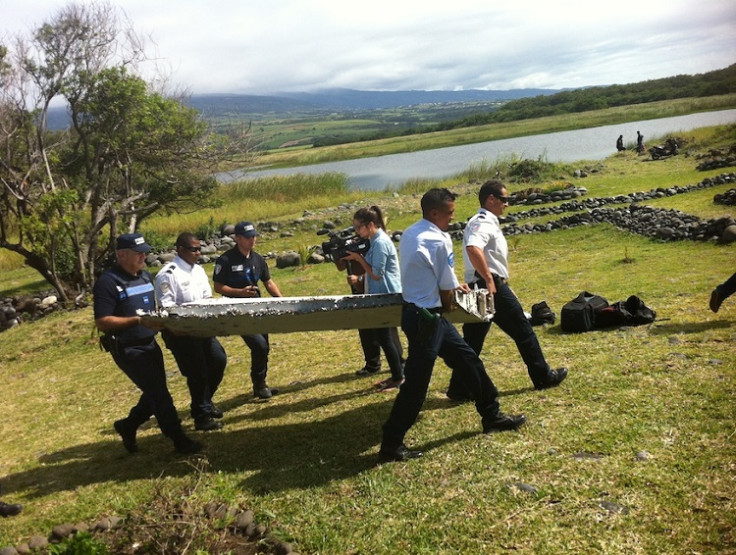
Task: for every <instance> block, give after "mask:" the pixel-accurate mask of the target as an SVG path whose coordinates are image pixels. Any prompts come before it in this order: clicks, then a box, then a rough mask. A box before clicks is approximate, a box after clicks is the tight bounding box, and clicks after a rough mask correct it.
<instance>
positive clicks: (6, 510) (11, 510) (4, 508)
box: [0, 501, 23, 518]
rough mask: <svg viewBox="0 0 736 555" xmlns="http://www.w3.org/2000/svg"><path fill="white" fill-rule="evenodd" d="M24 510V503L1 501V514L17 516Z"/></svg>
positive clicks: (3, 515)
mask: <svg viewBox="0 0 736 555" xmlns="http://www.w3.org/2000/svg"><path fill="white" fill-rule="evenodd" d="M22 510H23V505H11V504H10V503H3V502H2V501H0V516H1V517H3V518H4V517H8V516H15V515H17V514H19V513H20V512H21V511H22Z"/></svg>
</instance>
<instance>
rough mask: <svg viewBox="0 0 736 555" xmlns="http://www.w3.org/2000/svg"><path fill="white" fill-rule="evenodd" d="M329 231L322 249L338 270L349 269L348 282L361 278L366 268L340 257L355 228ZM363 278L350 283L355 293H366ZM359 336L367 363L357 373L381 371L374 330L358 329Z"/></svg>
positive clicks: (365, 373) (379, 354) (351, 290)
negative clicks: (352, 277)
mask: <svg viewBox="0 0 736 555" xmlns="http://www.w3.org/2000/svg"><path fill="white" fill-rule="evenodd" d="M329 233H330V240H329V241H326V242H324V243H322V251H323V252H324V253H325V254H326V255H328V256H329V257H330V258H331V259H332V261H333V262H334V263H335V266H336V267H337V269H338V271H340V272H342V271H343V270H347V272H348V284H350V276H357V277H359V278H360V276H363V275H364V274H365V270H364V269H363V267H362V266H361V265H360V264H358V263H357V262H354V261H351V260H346V259H341V258H340V256H341V252H342V250H343V249H344V247H345V243H346V242H347V241H348V240H349V239H348V238H347V237H345V236H346V235H348V234H349V235H350V236H351V237H352V235H353V233H354V229H353V228H352V227H349V228H347V229H344V230H342V231H339V232H329ZM317 234H318V235H321V234H322V232H319V231H318V232H317ZM338 249H339V250H338ZM363 279H365V278H361V279H356V280H354V285H350V292H351V293H352V294H353V295H362V294H364V293H365V288H364V287H363ZM358 336H359V337H360V346H361V348H362V349H363V358H364V359H365V365H364V366H363V368H361V369H360V370H358V371H356V372H355V375H356V376H361V377H363V376H372V375H373V374H377V373H378V372H380V371H381V345H380V344H379V343H378V338H377V337H376V334H375V332H374V330H372V329H367V328H360V329H358Z"/></svg>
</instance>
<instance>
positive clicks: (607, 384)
mask: <svg viewBox="0 0 736 555" xmlns="http://www.w3.org/2000/svg"><path fill="white" fill-rule="evenodd" d="M693 136H694V137H695V138H696V140H697V144H696V146H694V147H693V150H692V151H691V152H690V153H689V154H688V155H683V156H677V157H673V158H670V159H667V160H662V161H659V162H656V163H654V162H647V161H645V159H644V158H643V157H638V156H636V155H634V154H633V153H624V154H623V155H616V156H612V157H611V158H609V159H607V160H604V161H603V162H602V163H600V169H599V171H598V172H596V173H595V174H592V175H591V177H588V178H586V179H581V180H579V181H575V184H576V185H584V186H585V187H587V189H588V195H589V196H591V197H598V196H611V195H615V194H624V193H629V192H633V191H642V190H649V189H652V188H655V187H658V186H661V187H666V186H670V185H676V184H680V185H684V184H690V183H696V182H698V181H701V180H702V179H704V178H705V177H707V176H714V175H718V174H721V173H724V172H727V171H732V168H727V169H722V170H712V171H708V172H697V171H695V169H694V167H695V165H696V163H697V160H696V158H695V155H696V154H697V153H698V152H702V151H706V150H708V149H710V148H714V147H718V146H721V147H722V146H729V145H730V144H732V143H733V142H734V129H733V127H729V128H721V129H717V130H714V129H709V130H700V131H698V132H694V133H693ZM584 165H585V162H581V163H580V164H577V165H572V166H584ZM489 171H492V168H489ZM439 185H441V186H449V187H451V188H453V189H455V190H457V191H459V192H461V193H463V194H462V196H461V197H460V198H459V199H458V202H457V219H458V220H465V219H466V218H467V217H469V216H470V215H471V214H472V213H474V212H475V209H476V204H477V200H476V197H475V193H476V190H477V183H469V179H467V177H462V178H457V179H455V180H448V181H445V182H442V183H439ZM537 185H539V186H541V187H543V188H544V187H551V186H554V183H552V182H544V183H540V184H537ZM429 186H431V185H430V184H426V183H425V184H414V185H410V186H407V188H405V189H404V190H403V191H401V192H399V193H398V194H397V195H394V194H390V193H367V192H354V193H351V192H348V191H347V190H346V189H341V188H340V186H339V184H338V185H337V186H336V188H335V189H329V188H327V189H324V190H320V189H315V191H313V192H312V193H311V194H309V195H308V194H307V193H304V194H303V195H288V194H287V195H285V196H284V197H283V198H281V197H278V195H276V196H275V197H274V199H273V200H271V201H269V202H271V203H272V204H270V205H268V206H270V208H268V209H263V210H270V212H268V211H266V212H263V213H260V212H259V213H258V215H257V216H254V217H252V218H250V219H253V220H264V221H266V220H269V221H274V222H275V223H277V224H279V226H280V227H281V228H286V229H292V230H293V231H294V236H293V237H282V236H281V233H280V231H276V232H271V233H264V234H263V236H262V237H261V238H260V239H259V241H260V242H259V245H258V247H257V250H259V251H260V252H268V251H274V252H281V251H284V250H287V249H296V248H299V247H301V246H305V245H306V246H308V245H314V244H317V243H318V242H319V240H320V239H319V238H318V237H317V236H316V235H315V233H314V231H315V229H316V228H318V227H320V226H321V223H322V221H324V220H328V219H329V220H332V221H335V220H337V221H340V222H342V223H343V224H345V225H348V224H349V222H350V219H351V215H352V213H353V212H354V210H355V209H356V208H357V207H358V206H364V205H367V204H369V203H377V204H379V205H380V206H383V207H385V208H386V211H387V213H388V215H389V228H390V229H403V228H405V227H406V226H407V225H409V224H410V223H412V222H414V221H416V220H417V219H418V217H419V194H415V193H414V191H413V190H412V187H414V188H416V189H418V190H419V192H421V191H422V190H423V189H426V188H428V187H429ZM525 186H527V185H522V184H512V183H510V184H509V189H510V191H512V192H513V191H515V190H518V189H519V188H521V187H525ZM729 188H730V187H729V186H728V185H721V186H718V187H714V188H711V189H708V190H707V191H697V192H693V193H688V194H684V195H677V196H675V197H670V198H666V199H661V200H658V201H656V202H653V203H652V204H656V205H658V206H662V207H666V208H678V209H682V210H685V211H686V212H688V213H691V214H695V215H698V216H700V217H701V218H714V217H720V216H725V215H731V216H734V215H736V214H734V209H733V207H726V206H721V205H716V204H714V203H713V200H712V199H713V195H714V194H716V193H722V192H724V191H726V190H727V189H729ZM266 189H267V190H271V189H272V188H271V187H266ZM325 191H327V192H326V193H325ZM330 191H332V192H330ZM245 193H247V192H244V194H242V195H240V194H238V195H233V199H232V202H231V203H230V204H229V205H227V206H224V207H223V208H222V210H220V211H219V212H217V213H215V214H211V213H207V214H194V215H189V216H186V215H175V216H170V218H171V220H169V219H168V218H160V219H157V220H156V221H155V222H151V224H149V225H150V226H151V227H149V230H150V231H154V230H155V231H157V232H158V233H160V235H161V236H162V237H171V235H172V234H175V233H176V231H177V230H181V229H182V228H184V227H187V228H190V229H196V228H197V227H198V226H204V225H207V223H208V222H211V221H214V222H215V223H219V222H220V221H221V220H224V221H233V220H234V219H235V217H236V215H238V214H249V215H250V214H252V213H253V212H252V211H251V212H249V210H250V209H251V207H253V201H252V197H251V198H250V199H249V198H248V195H247V194H245ZM223 194H225V193H223ZM259 194H260V195H263V196H264V197H265V196H266V195H267V194H268V193H267V192H265V191H264V192H261V193H259ZM279 199H281V200H279ZM342 202H346V203H350V204H349V205H348V206H345V207H343V208H342V209H337V210H336V209H334V207H335V206H337V205H338V204H340V203H342ZM306 206H309V210H310V212H311V213H312V215H311V216H306V217H305V219H306V221H305V222H302V223H300V224H299V225H297V224H295V223H293V222H294V221H295V220H296V218H298V217H301V216H303V212H304V210H305V207H306ZM253 209H254V210H255V208H253ZM524 209H525V208H522V207H518V208H516V207H515V208H513V209H512V211H518V210H524ZM249 217H250V216H249ZM509 244H510V247H511V249H512V252H511V263H512V264H511V271H512V279H511V285H512V287H513V288H514V290H515V291H516V293H517V295H518V296H519V298H520V299H521V301H522V304H523V305H524V307H525V308H527V309H529V307H530V306H531V304H533V303H536V302H539V301H541V300H546V301H547V303H548V304H549V305H550V307H551V308H552V309H553V311H554V312H556V313H557V315H558V317H559V313H560V309H561V307H562V305H563V304H564V302H566V301H567V300H569V299H571V298H572V297H574V296H575V295H577V293H579V292H580V291H582V290H588V291H592V292H594V293H597V294H600V295H603V296H604V297H606V298H608V299H609V300H610V301H618V300H623V299H625V298H626V297H628V296H629V295H632V294H635V295H638V296H639V297H641V298H642V299H643V300H644V301H645V302H646V303H647V305H649V306H651V307H652V308H653V309H654V310H656V311H657V315H658V320H657V321H656V322H655V323H654V324H652V325H650V326H642V327H633V328H623V329H614V330H606V331H595V332H590V333H586V334H580V335H567V334H563V333H561V331H560V328H559V323H558V324H555V325H553V326H548V327H544V328H537V331H538V335H539V338H540V342H541V344H542V347H543V349H544V351H545V354H546V356H547V358H548V360H549V362H550V364H552V365H553V366H561V365H565V366H568V367H569V368H570V376H569V378H568V380H567V381H566V382H564V384H563V385H562V386H561V387H559V388H556V389H553V390H548V391H545V392H536V391H534V390H533V389H532V388H531V384H530V381H529V379H528V377H527V375H526V371H525V369H524V367H523V365H522V363H521V360H520V357H519V355H518V352H517V351H516V349H515V346H514V345H513V344H512V343H511V342H510V340H509V339H508V338H507V337H506V336H505V335H504V334H502V333H501V332H500V331H499V330H497V329H495V328H494V329H493V330H492V331H491V333H490V334H489V337H488V339H487V341H486V348H485V351H484V352H483V355H482V358H483V360H484V362H485V363H486V365H487V368H488V370H489V373H490V375H491V376H492V378H493V380H494V381H495V383H496V385H497V386H498V388H499V390H500V392H501V406H502V409H503V410H504V411H507V412H512V413H515V412H524V413H525V414H526V415H527V417H528V424H527V425H526V426H525V427H523V428H522V429H521V430H520V431H519V432H512V433H503V434H494V435H490V436H484V435H482V434H481V433H480V422H479V418H478V416H477V414H476V413H475V410H474V408H473V407H472V406H469V405H462V406H453V405H450V404H449V403H448V402H447V400H446V399H445V397H444V391H445V389H446V386H447V381H448V379H449V370H448V369H447V367H446V366H445V365H444V364H442V363H438V365H437V366H436V368H435V374H434V378H433V381H432V384H431V386H430V391H429V395H428V398H427V401H426V403H425V406H424V410H423V412H422V415H421V417H420V420H419V421H418V423H417V424H416V425H415V426H414V427H413V428H412V429H411V430H410V432H409V434H408V437H407V442H408V443H409V444H410V445H411V446H412V447H416V448H420V449H423V450H424V451H425V456H424V457H423V458H422V459H419V460H415V461H411V462H409V463H406V464H387V465H383V466H378V465H377V464H376V461H377V451H378V447H379V444H380V439H381V424H382V423H383V422H384V420H385V419H386V417H387V415H388V413H389V411H390V409H391V404H392V400H393V395H392V394H381V393H374V392H373V389H372V383H373V381H375V378H374V379H373V380H371V379H360V378H356V377H355V376H354V372H355V370H357V369H358V368H359V367H360V366H361V364H362V360H361V351H360V345H359V343H358V337H357V333H356V332H355V331H354V330H349V331H329V332H319V333H316V332H315V333H294V334H286V335H274V336H272V354H271V365H270V370H269V376H270V377H269V382H270V383H271V385H274V386H279V387H281V388H282V392H283V394H282V395H279V396H277V397H275V398H274V399H273V400H271V401H270V402H266V403H263V402H255V401H254V400H253V399H252V397H251V395H250V389H251V388H250V382H249V376H248V367H249V362H250V361H249V352H248V350H247V349H246V348H245V346H244V345H243V343H242V341H241V340H240V338H237V337H226V338H222V343H223V345H224V347H225V349H226V350H227V352H228V356H229V364H228V369H227V371H226V375H225V379H224V382H223V384H222V387H221V390H220V391H219V392H218V395H217V398H216V401H217V402H218V405H219V406H221V408H223V409H224V410H225V411H226V414H225V419H224V424H225V427H224V429H223V430H222V431H220V432H214V433H201V432H193V434H194V435H196V436H197V438H198V439H201V440H202V441H204V442H205V443H206V445H207V448H206V452H205V454H204V456H203V457H202V458H201V459H183V458H180V457H176V456H175V455H174V453H173V450H172V447H171V444H170V442H168V441H167V440H166V439H165V438H163V437H162V436H161V434H160V433H159V432H158V430H157V428H156V426H155V423H153V422H151V423H149V424H148V425H146V426H145V428H144V429H143V430H142V431H141V433H140V436H139V445H140V448H141V452H140V453H138V454H136V455H133V456H131V455H128V454H127V453H126V452H125V451H124V450H123V448H122V446H121V445H120V441H119V438H118V437H117V436H116V434H115V433H114V431H113V429H112V422H113V421H114V420H116V419H117V418H120V417H121V416H122V415H124V414H125V413H126V412H127V410H128V408H129V407H130V406H131V405H132V404H133V403H134V402H135V399H136V398H137V393H136V389H135V388H134V387H133V385H132V384H131V383H130V382H129V381H128V380H127V379H126V378H125V376H124V375H123V374H122V372H120V371H119V370H118V369H117V368H116V367H115V366H114V364H113V362H112V361H111V359H110V357H109V355H108V354H107V353H104V352H101V351H100V350H99V348H98V346H97V339H96V334H95V333H94V330H93V324H92V312H91V309H90V308H85V309H82V310H77V311H72V312H60V313H55V314H53V315H52V316H49V317H46V318H44V319H42V320H40V321H38V322H35V323H29V324H24V325H22V326H19V327H17V328H14V329H11V330H9V331H6V332H4V333H2V334H1V335H0V343H1V345H2V348H1V349H0V375H1V376H2V383H3V392H4V395H3V397H4V399H3V418H2V419H0V437H2V448H1V450H0V452H1V453H2V456H1V457H0V462H1V463H2V470H1V471H0V482H1V483H2V486H3V496H2V499H3V500H4V501H7V502H18V503H23V504H24V506H25V507H24V511H23V513H21V515H19V516H17V517H13V518H9V519H5V520H3V522H2V527H0V548H1V547H2V546H5V545H8V544H15V543H17V542H20V541H25V540H27V539H28V538H29V537H30V536H32V535H34V534H41V535H48V533H49V531H50V529H51V527H52V526H53V525H55V524H59V523H62V522H71V523H75V522H79V521H86V522H93V521H95V520H96V519H98V518H100V517H102V516H106V515H112V514H116V515H120V516H124V517H127V518H128V524H127V527H125V526H124V528H123V535H124V536H126V537H128V538H129V539H128V541H127V546H126V548H127V549H130V550H132V549H133V548H132V547H131V545H132V544H133V543H134V542H138V544H140V545H139V547H138V548H136V550H134V551H128V552H135V553H207V552H209V553H226V552H228V550H232V552H233V553H240V551H236V550H235V547H234V546H233V544H232V543H227V544H226V543H224V542H223V539H222V538H223V537H229V536H228V535H227V533H226V530H224V529H223V528H222V524H223V523H222V522H217V521H212V520H209V519H206V518H205V517H204V516H203V511H204V507H205V506H206V505H207V504H208V503H217V504H219V503H224V504H226V505H229V506H233V507H235V506H239V507H243V508H250V509H252V510H253V511H254V512H255V514H256V521H257V522H259V523H263V524H265V525H266V526H268V528H269V530H270V533H271V534H272V535H273V536H274V537H276V538H279V539H280V540H283V541H288V542H290V543H291V544H292V545H293V546H294V548H295V550H297V551H298V552H300V553H319V554H346V553H352V554H358V553H381V554H383V553H386V554H393V553H411V554H430V553H431V554H434V553H448V554H449V553H504V552H514V553H528V554H538V553H542V554H550V555H552V554H555V555H556V554H559V553H576V554H577V553H606V554H631V553H634V554H650V553H657V554H659V553H667V554H669V553H672V554H680V553H734V552H736V534H735V533H734V530H735V529H736V482H735V480H734V479H735V477H736V462H735V461H736V446H735V445H736V444H735V443H734V441H733V439H734V433H735V432H736V421H735V420H734V402H733V401H734V400H733V396H734V391H736V370H735V369H736V350H735V349H734V348H733V345H734V340H736V297H735V298H732V299H729V300H727V301H726V302H725V303H724V305H723V307H722V308H721V311H720V312H719V313H718V314H713V313H712V312H710V310H708V298H709V295H710V292H711V290H712V289H713V287H714V286H715V285H716V284H718V283H721V282H722V281H724V280H725V279H726V278H727V277H728V276H730V275H731V274H732V273H733V272H734V271H736V264H735V263H734V262H735V261H736V257H735V256H734V248H735V247H734V245H733V244H732V245H716V244H715V243H712V242H708V243H695V242H689V241H688V242H677V243H661V242H657V241H652V240H649V239H645V238H643V237H640V236H637V235H634V234H631V233H628V232H623V231H620V230H617V229H615V228H613V227H612V226H609V225H598V226H589V227H579V228H574V229H569V230H564V231H559V232H554V233H545V234H536V235H525V236H521V237H514V238H513V239H510V240H509ZM455 248H456V260H458V261H461V260H462V257H461V251H460V246H459V245H457V244H456V247H455ZM458 266H459V267H458V268H457V271H458V274H459V275H462V274H461V272H462V263H461V262H459V264H458ZM211 270H212V268H211V266H209V267H207V271H208V273H211ZM273 277H274V279H275V281H276V282H277V283H278V284H279V286H280V288H281V290H282V292H283V293H284V294H285V295H287V296H293V295H306V294H315V295H323V294H342V293H345V292H346V291H347V287H346V284H345V281H344V275H341V274H339V273H338V272H337V271H336V270H335V269H334V267H333V266H331V265H315V266H306V267H303V268H292V269H283V270H278V269H274V271H273ZM37 288H39V283H38V281H37V277H36V276H35V275H34V274H33V273H32V272H30V271H28V270H25V269H14V270H12V271H9V272H7V273H4V274H3V281H2V286H1V287H0V295H2V296H3V297H5V296H8V295H11V294H15V293H16V292H17V291H19V290H28V289H37ZM166 356H167V360H166V362H167V368H168V370H169V387H170V389H171V391H172V395H173V396H174V399H175V402H176V404H177V407H178V408H179V410H180V415H181V416H182V418H183V420H184V425H185V427H186V428H187V429H189V430H191V429H192V427H193V426H192V422H191V419H189V418H188V414H187V413H188V411H187V407H188V398H187V397H188V394H187V390H186V384H185V381H184V378H183V377H182V376H181V375H180V374H179V373H178V371H177V370H176V365H175V363H174V361H173V359H172V358H171V356H170V354H169V353H168V352H166ZM384 366H386V365H385V364H384ZM102 537H104V536H102ZM230 539H232V538H230ZM119 551H122V549H119ZM116 552H118V551H116Z"/></svg>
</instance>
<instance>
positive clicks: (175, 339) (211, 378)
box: [156, 256, 227, 423]
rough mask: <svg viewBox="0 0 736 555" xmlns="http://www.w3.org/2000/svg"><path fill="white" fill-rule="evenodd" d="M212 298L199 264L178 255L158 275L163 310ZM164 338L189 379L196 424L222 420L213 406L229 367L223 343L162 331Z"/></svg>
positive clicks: (193, 415)
mask: <svg viewBox="0 0 736 555" xmlns="http://www.w3.org/2000/svg"><path fill="white" fill-rule="evenodd" d="M210 297H212V288H211V287H210V282H209V279H208V278H207V274H206V273H205V271H204V268H202V266H200V265H199V264H194V265H192V264H189V263H188V262H187V261H185V260H184V259H182V258H181V257H180V256H176V257H175V258H174V260H173V261H172V262H169V263H168V264H166V265H165V266H164V267H163V268H161V270H160V271H159V272H158V274H156V299H157V301H158V304H159V306H160V307H162V308H168V307H171V306H177V305H181V304H184V303H188V302H193V301H199V300H201V299H207V298H210ZM161 337H163V339H164V343H165V344H166V346H167V347H168V348H169V350H170V351H171V353H172V354H173V355H174V359H176V363H177V365H178V366H179V370H180V371H181V373H182V375H183V376H185V377H186V379H187V387H188V388H189V394H190V397H191V415H192V418H194V420H195V423H196V422H204V421H206V420H209V419H211V418H212V417H213V416H214V417H216V418H219V417H221V416H222V413H220V411H219V410H218V409H217V408H216V407H215V406H214V404H213V403H212V397H213V396H214V394H215V392H216V391H217V388H218V387H219V386H220V383H221V382H222V378H223V375H224V373H225V366H226V365H227V355H226V354H225V349H223V348H222V345H221V344H220V342H219V341H218V340H217V338H216V337H204V338H203V337H192V336H186V335H175V334H173V333H171V332H170V331H168V330H164V331H162V332H161Z"/></svg>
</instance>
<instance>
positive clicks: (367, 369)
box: [355, 366, 381, 378]
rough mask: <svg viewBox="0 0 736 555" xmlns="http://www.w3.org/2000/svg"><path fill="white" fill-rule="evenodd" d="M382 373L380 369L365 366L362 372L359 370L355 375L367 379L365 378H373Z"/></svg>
mask: <svg viewBox="0 0 736 555" xmlns="http://www.w3.org/2000/svg"><path fill="white" fill-rule="evenodd" d="M380 371H381V369H380V368H370V367H368V366H363V368H361V369H360V370H358V371H357V372H356V373H355V375H356V376H360V377H361V378H362V377H365V376H372V375H373V374H378V373H379V372H380Z"/></svg>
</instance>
